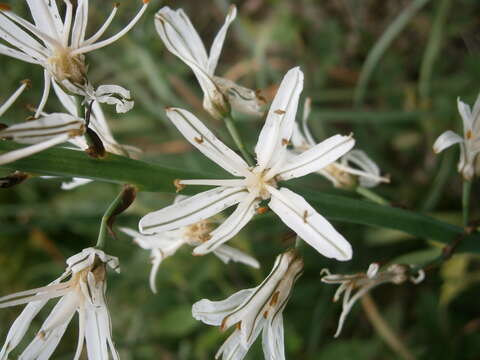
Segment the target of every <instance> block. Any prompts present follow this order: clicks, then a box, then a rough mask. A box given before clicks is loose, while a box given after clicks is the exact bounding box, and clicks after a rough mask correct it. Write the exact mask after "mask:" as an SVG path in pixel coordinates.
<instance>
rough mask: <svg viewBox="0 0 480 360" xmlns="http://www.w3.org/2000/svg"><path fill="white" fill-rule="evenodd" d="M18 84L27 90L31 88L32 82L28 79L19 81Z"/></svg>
mask: <svg viewBox="0 0 480 360" xmlns="http://www.w3.org/2000/svg"><path fill="white" fill-rule="evenodd" d="M20 83H21V84H24V85H25V86H26V88H27V89H31V88H32V81H31V80H30V79H24V80H22V81H20Z"/></svg>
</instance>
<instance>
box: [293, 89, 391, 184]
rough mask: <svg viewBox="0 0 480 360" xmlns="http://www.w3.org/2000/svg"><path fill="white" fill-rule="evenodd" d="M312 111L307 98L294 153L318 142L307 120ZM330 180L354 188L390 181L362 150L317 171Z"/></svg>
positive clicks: (294, 135) (294, 142) (297, 129)
mask: <svg viewBox="0 0 480 360" xmlns="http://www.w3.org/2000/svg"><path fill="white" fill-rule="evenodd" d="M310 112H311V99H310V98H307V99H306V100H305V105H304V109H303V118H302V126H301V128H300V125H299V124H298V123H295V128H294V130H293V135H292V140H291V142H292V145H293V152H294V153H302V152H304V151H306V150H309V149H310V148H312V147H313V146H315V145H316V144H317V142H316V141H315V140H314V138H313V135H312V133H311V132H310V129H309V128H308V125H307V121H308V118H309V116H310ZM317 172H318V173H319V174H321V175H323V176H324V177H326V178H327V179H328V180H330V181H331V182H332V183H333V185H334V186H335V187H340V188H347V189H348V188H352V187H355V186H356V184H357V183H359V184H360V186H363V187H375V186H377V185H378V184H379V183H381V182H385V183H388V182H390V179H389V178H388V177H382V176H381V175H380V169H379V167H378V166H377V164H375V162H374V161H373V160H371V159H370V158H369V157H368V155H367V154H366V153H365V152H364V151H362V150H351V151H349V152H348V153H346V154H345V155H343V156H342V157H341V158H340V159H339V160H338V161H335V162H332V163H331V164H329V165H327V166H325V167H324V168H323V169H320V170H318V171H317Z"/></svg>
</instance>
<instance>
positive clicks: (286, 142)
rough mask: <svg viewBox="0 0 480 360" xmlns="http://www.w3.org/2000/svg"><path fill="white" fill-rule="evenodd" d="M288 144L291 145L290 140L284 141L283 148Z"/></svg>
mask: <svg viewBox="0 0 480 360" xmlns="http://www.w3.org/2000/svg"><path fill="white" fill-rule="evenodd" d="M288 144H290V140H288V139H282V145H283V146H287V145H288Z"/></svg>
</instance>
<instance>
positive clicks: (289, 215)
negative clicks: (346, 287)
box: [268, 187, 352, 261]
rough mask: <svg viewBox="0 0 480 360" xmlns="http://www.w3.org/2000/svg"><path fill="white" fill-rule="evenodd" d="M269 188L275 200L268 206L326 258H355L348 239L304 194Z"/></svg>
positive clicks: (342, 259)
mask: <svg viewBox="0 0 480 360" xmlns="http://www.w3.org/2000/svg"><path fill="white" fill-rule="evenodd" d="M269 190H270V192H271V195H272V199H271V200H270V203H269V204H268V206H269V207H270V208H271V209H272V210H273V211H274V212H275V213H276V214H277V215H278V216H279V217H280V219H281V220H282V221H283V222H284V223H285V224H286V225H287V226H288V227H290V228H291V229H292V230H293V231H295V232H296V233H297V234H298V236H300V237H301V238H302V239H303V240H304V241H305V242H307V243H308V244H309V245H310V246H312V247H313V248H315V250H317V251H318V252H319V253H321V254H322V255H324V256H326V257H329V258H334V259H337V260H340V261H346V260H350V259H351V258H352V247H351V245H350V244H349V243H348V241H347V240H345V238H344V237H343V236H342V235H340V234H339V233H338V232H337V231H336V230H335V229H334V228H333V226H332V225H331V224H330V223H329V222H328V221H327V220H326V219H325V218H324V217H323V216H321V215H320V214H319V213H318V212H317V211H316V210H315V209H314V208H313V207H311V206H310V204H308V203H307V202H306V201H305V199H304V198H303V197H301V196H300V195H298V194H295V193H294V192H293V191H291V190H289V189H286V188H282V189H280V191H279V190H276V189H274V188H271V187H270V188H269Z"/></svg>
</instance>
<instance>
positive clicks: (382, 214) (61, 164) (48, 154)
mask: <svg viewBox="0 0 480 360" xmlns="http://www.w3.org/2000/svg"><path fill="white" fill-rule="evenodd" d="M18 148H20V146H19V145H17V144H13V143H10V142H0V151H2V150H3V151H10V150H14V149H18ZM3 168H8V169H11V170H20V171H25V172H30V173H37V174H42V175H56V176H66V177H84V178H88V179H94V180H99V181H106V182H113V183H128V184H132V185H136V186H137V187H138V188H139V190H143V191H157V192H174V191H175V187H174V186H173V181H174V180H175V179H179V178H180V179H185V178H187V179H195V178H197V179H198V178H209V177H210V176H208V175H204V174H198V173H193V172H189V171H185V170H179V169H172V168H166V167H163V166H160V165H157V164H153V163H147V162H144V161H140V160H134V159H129V158H126V157H122V156H117V155H113V154H108V155H107V157H106V158H104V159H93V158H90V157H88V156H87V155H86V154H85V153H83V152H81V151H76V150H68V149H62V148H54V149H48V150H46V151H43V152H41V153H39V154H36V155H33V156H30V157H28V158H25V159H22V160H19V161H16V162H14V163H11V164H8V165H5V166H3ZM286 186H288V187H289V188H291V189H292V190H294V191H296V192H298V193H299V194H301V195H302V196H304V197H305V198H306V199H308V201H309V202H310V203H311V204H312V206H313V207H315V208H316V209H317V210H318V211H319V212H320V213H321V214H322V215H324V216H326V217H327V218H329V219H331V220H338V221H342V222H343V221H344V222H349V223H354V224H361V225H370V226H376V227H384V228H389V229H396V230H400V231H403V232H405V233H407V234H410V235H414V236H416V237H420V238H424V239H429V240H434V241H438V242H441V243H451V242H452V241H453V240H454V239H455V238H456V237H458V236H459V235H461V234H462V233H463V229H462V228H461V227H459V226H455V225H452V224H448V223H446V222H443V221H440V220H437V219H434V218H432V217H430V216H427V215H423V214H420V213H416V212H413V211H408V210H404V209H400V208H395V207H390V206H382V205H377V204H374V203H371V202H368V201H364V200H358V199H354V198H349V197H346V196H339V195H331V194H325V193H320V192H318V191H312V190H311V189H304V188H300V187H298V186H297V185H291V184H286ZM202 189H203V188H202V187H197V186H191V187H187V188H186V189H185V191H184V192H185V193H192V192H198V191H201V190H202ZM457 251H472V252H480V236H479V235H477V234H472V235H468V236H466V237H465V238H464V239H463V240H462V242H461V244H460V245H459V247H458V249H457Z"/></svg>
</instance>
